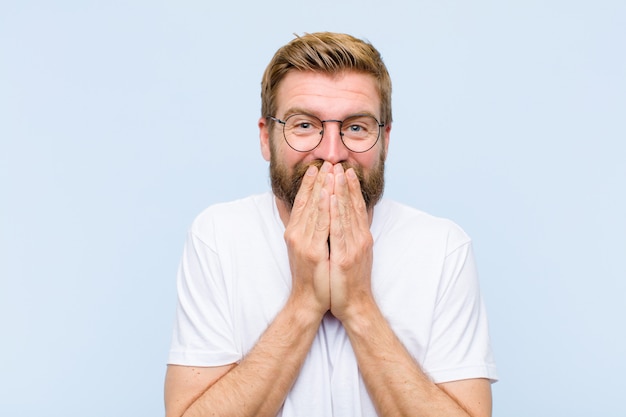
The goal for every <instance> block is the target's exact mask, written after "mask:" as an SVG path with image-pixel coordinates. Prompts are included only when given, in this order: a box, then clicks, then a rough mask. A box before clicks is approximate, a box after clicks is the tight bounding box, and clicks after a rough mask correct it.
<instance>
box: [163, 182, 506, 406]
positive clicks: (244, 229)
mask: <svg viewBox="0 0 626 417" xmlns="http://www.w3.org/2000/svg"><path fill="white" fill-rule="evenodd" d="M284 231H285V228H284V225H283V223H282V221H281V219H280V217H279V214H278V209H277V207H276V204H275V201H274V197H273V195H272V194H271V193H266V194H261V195H255V196H251V197H248V198H245V199H242V200H237V201H233V202H230V203H224V204H218V205H214V206H211V207H209V208H208V209H206V210H205V211H204V212H202V213H201V214H200V215H199V216H198V217H197V218H196V220H195V221H194V222H193V224H192V226H191V229H190V231H189V233H188V236H187V241H186V244H185V249H184V252H183V257H182V260H181V264H180V269H179V273H178V278H177V288H178V306H177V316H176V322H175V325H174V332H173V338H172V345H171V350H170V355H169V359H168V363H170V364H178V365H188V366H220V365H226V364H231V363H234V362H238V361H240V360H241V359H242V358H243V357H244V355H245V354H246V353H247V352H248V351H249V350H250V349H251V348H252V347H253V346H254V345H255V343H256V342H257V340H258V338H259V336H260V335H261V334H262V333H263V332H264V331H265V330H266V329H267V327H268V325H269V324H270V323H271V322H272V320H273V319H274V317H275V316H276V314H277V313H278V312H279V311H280V310H281V309H282V307H283V306H284V304H285V302H286V300H287V298H288V295H289V291H290V288H291V276H290V270H289V260H288V257H287V248H286V245H285V241H284V238H283V234H284ZM371 232H372V235H373V238H374V262H373V270H372V289H373V292H374V295H375V297H376V300H377V302H378V305H379V307H380V309H381V311H382V312H383V315H384V316H385V318H386V319H387V321H388V322H389V324H390V326H391V327H392V329H393V330H394V332H395V333H396V335H397V336H398V338H399V339H400V340H401V341H402V343H403V344H404V346H405V347H406V348H407V349H408V351H409V352H410V353H411V355H412V356H413V357H414V358H415V359H416V360H417V362H418V363H419V364H420V365H421V366H422V369H423V370H424V371H425V372H426V373H427V374H428V375H429V376H430V377H431V378H432V379H433V381H435V382H437V383H440V382H447V381H454V380H460V379H468V378H488V379H491V380H496V379H497V376H496V370H495V363H494V360H493V356H492V353H491V347H490V342H489V334H488V325H487V317H486V314H485V309H484V307H483V303H482V300H481V296H480V291H479V285H478V278H477V274H476V268H475V263H474V257H473V254H472V248H471V241H470V239H469V238H468V237H467V235H466V234H465V233H464V232H463V231H462V230H461V229H460V228H459V227H458V226H456V225H455V224H454V223H452V222H450V221H449V220H445V219H440V218H436V217H433V216H430V215H428V214H426V213H423V212H421V211H418V210H415V209H413V208H410V207H407V206H404V205H401V204H398V203H396V202H393V201H390V200H386V199H383V200H382V201H380V202H379V203H378V204H377V205H376V207H375V208H374V216H373V221H372V226H371ZM279 415H282V416H284V417H290V416H341V417H347V416H376V412H375V410H374V406H373V404H372V402H371V400H370V398H369V395H368V393H367V390H366V388H365V385H364V383H363V380H362V378H361V376H360V373H359V370H358V366H357V362H356V358H355V355H354V352H353V351H352V347H351V345H350V341H349V339H348V337H347V335H346V332H345V330H344V329H343V327H342V326H341V323H340V322H339V321H338V320H336V319H335V318H334V317H333V316H332V315H330V314H327V315H326V317H325V318H324V320H323V322H322V325H321V326H320V328H319V330H318V333H317V336H316V338H315V340H314V342H313V345H312V346H311V350H310V352H309V354H308V356H307V358H306V360H305V363H304V365H303V368H302V371H301V372H300V375H299V377H298V379H297V380H296V383H295V384H294V387H293V388H292V390H291V391H290V393H289V395H288V396H287V399H286V401H285V404H284V406H283V409H282V414H279Z"/></svg>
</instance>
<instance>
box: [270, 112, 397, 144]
mask: <svg viewBox="0 0 626 417" xmlns="http://www.w3.org/2000/svg"><path fill="white" fill-rule="evenodd" d="M267 117H268V118H269V119H272V120H273V121H275V122H277V123H280V124H282V125H283V136H284V137H285V141H286V142H287V144H288V145H289V146H290V147H291V148H292V149H293V150H295V151H298V152H310V151H312V150H313V149H315V148H317V147H318V146H319V144H320V143H322V139H323V138H324V123H328V122H333V123H339V132H340V133H339V135H340V137H341V141H342V142H343V144H344V145H345V147H346V148H348V149H349V150H350V151H352V152H356V153H362V152H367V151H369V150H370V149H372V148H373V147H374V145H376V142H378V138H379V137H380V128H381V127H383V126H385V124H384V123H380V122H379V121H378V120H376V118H375V117H374V116H370V115H367V114H357V115H354V116H350V117H348V118H346V119H344V120H320V119H319V118H317V117H315V116H311V115H310V114H292V115H289V116H288V117H287V118H286V119H285V120H280V119H278V118H276V117H272V116H267Z"/></svg>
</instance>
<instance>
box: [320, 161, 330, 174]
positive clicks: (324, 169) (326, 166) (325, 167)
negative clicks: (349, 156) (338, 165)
mask: <svg viewBox="0 0 626 417" xmlns="http://www.w3.org/2000/svg"><path fill="white" fill-rule="evenodd" d="M331 166H332V164H331V163H330V162H328V161H324V163H323V164H322V169H321V171H322V172H328V171H330V167H331Z"/></svg>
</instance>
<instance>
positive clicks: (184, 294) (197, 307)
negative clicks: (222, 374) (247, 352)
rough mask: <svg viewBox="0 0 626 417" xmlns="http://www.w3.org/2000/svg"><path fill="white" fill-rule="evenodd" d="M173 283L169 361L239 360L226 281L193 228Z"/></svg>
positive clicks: (211, 363)
mask: <svg viewBox="0 0 626 417" xmlns="http://www.w3.org/2000/svg"><path fill="white" fill-rule="evenodd" d="M176 282H177V294H178V302H177V306H176V320H175V322H174V330H173V334H172V343H171V346H170V352H169V357H168V363H169V364H176V365H187V366H221V365H227V364H231V363H234V362H237V361H239V360H240V359H241V352H240V351H239V349H237V343H236V339H235V337H234V334H233V320H232V310H231V308H230V305H231V303H230V302H229V294H231V292H230V291H229V286H228V283H227V282H226V281H225V279H224V276H223V274H222V269H221V267H220V262H219V257H218V254H217V253H216V251H215V250H214V249H213V248H211V247H210V245H209V244H207V242H205V241H204V240H203V239H201V238H200V237H199V236H198V233H196V232H195V231H194V228H193V227H192V229H191V230H190V231H189V233H188V235H187V240H186V242H185V248H184V251H183V256H182V259H181V262H180V265H179V269H178V274H177V279H176Z"/></svg>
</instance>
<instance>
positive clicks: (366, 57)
mask: <svg viewBox="0 0 626 417" xmlns="http://www.w3.org/2000/svg"><path fill="white" fill-rule="evenodd" d="M289 71H313V72H317V73H323V74H329V75H336V74H340V73H341V72H344V71H356V72H360V73H364V74H369V75H372V76H373V77H374V79H375V80H376V84H377V89H378V94H379V96H380V117H381V118H382V120H380V121H381V122H382V123H385V124H388V123H391V121H392V117H391V78H390V77H389V72H388V71H387V67H386V66H385V64H384V63H383V60H382V57H381V56H380V53H379V52H378V51H377V50H376V48H374V46H372V44H370V43H369V42H366V41H363V40H361V39H357V38H355V37H353V36H351V35H346V34H342V33H331V32H318V33H307V34H305V35H303V36H297V35H296V38H295V39H294V40H292V41H291V42H289V43H288V44H286V45H285V46H283V47H282V48H280V49H279V50H278V51H276V53H275V54H274V57H273V58H272V60H271V61H270V63H269V65H268V66H267V68H266V69H265V73H264V74H263V80H262V82H261V113H262V116H266V117H267V116H275V112H276V108H277V103H276V94H277V91H278V86H279V84H280V82H281V81H282V80H283V78H284V77H285V76H286V75H287V73H289Z"/></svg>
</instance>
